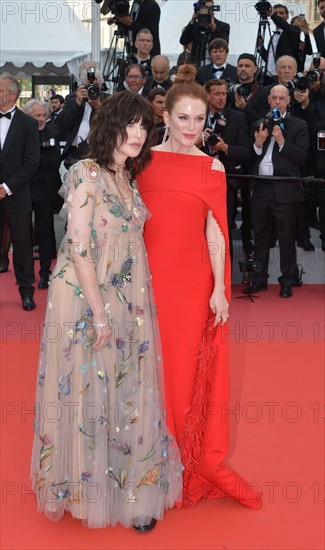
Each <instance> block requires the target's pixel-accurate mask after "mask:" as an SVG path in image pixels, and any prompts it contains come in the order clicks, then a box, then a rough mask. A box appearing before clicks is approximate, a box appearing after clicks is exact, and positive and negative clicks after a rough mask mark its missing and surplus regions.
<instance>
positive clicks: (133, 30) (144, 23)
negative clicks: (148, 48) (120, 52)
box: [101, 0, 160, 55]
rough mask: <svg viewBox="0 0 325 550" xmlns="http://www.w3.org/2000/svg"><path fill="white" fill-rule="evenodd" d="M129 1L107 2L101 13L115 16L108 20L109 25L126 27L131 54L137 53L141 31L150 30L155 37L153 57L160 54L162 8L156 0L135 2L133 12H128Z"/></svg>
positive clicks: (107, 0)
mask: <svg viewBox="0 0 325 550" xmlns="http://www.w3.org/2000/svg"><path fill="white" fill-rule="evenodd" d="M128 7H129V2H128V0H119V1H114V0H105V1H104V3H103V6H102V8H101V13H103V14H104V15H106V14H107V13H109V12H110V11H111V12H112V13H113V14H114V16H113V17H110V18H108V20H107V24H108V25H112V24H120V25H123V26H124V29H125V33H126V37H127V41H128V44H130V49H131V52H134V53H135V52H136V44H135V42H136V38H137V34H138V33H139V32H140V31H141V29H144V28H146V29H149V31H150V32H151V34H152V37H153V49H152V55H158V54H160V41H159V21H160V7H159V5H158V4H157V2H156V0H134V2H133V4H132V7H131V11H130V13H129V14H127V15H126V14H124V11H127V12H128ZM122 28H123V27H122Z"/></svg>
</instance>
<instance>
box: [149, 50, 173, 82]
mask: <svg viewBox="0 0 325 550" xmlns="http://www.w3.org/2000/svg"><path fill="white" fill-rule="evenodd" d="M151 72H152V84H151V88H164V90H169V88H170V87H171V85H172V81H171V79H170V78H169V59H168V57H167V55H155V57H153V59H152V61H151Z"/></svg>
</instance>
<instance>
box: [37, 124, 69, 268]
mask: <svg viewBox="0 0 325 550" xmlns="http://www.w3.org/2000/svg"><path fill="white" fill-rule="evenodd" d="M58 135H59V132H58V130H57V128H56V127H55V126H54V125H53V124H52V123H51V122H48V123H47V124H46V125H45V127H44V128H43V129H42V130H40V131H39V141H40V146H41V160H40V165H39V169H38V171H37V172H36V174H34V176H33V177H32V179H31V195H32V206H33V211H34V215H35V224H34V229H35V235H36V238H37V243H38V245H39V258H40V271H39V274H40V277H44V278H48V277H49V275H50V267H51V260H52V249H53V236H54V244H55V233H54V220H53V213H54V209H55V208H58V207H59V206H60V205H62V202H61V201H60V199H61V197H59V195H58V190H59V188H60V187H61V185H62V182H61V178H60V174H59V167H60V163H61V152H60V143H59V139H58ZM50 140H51V141H50Z"/></svg>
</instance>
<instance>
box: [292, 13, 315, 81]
mask: <svg viewBox="0 0 325 550" xmlns="http://www.w3.org/2000/svg"><path fill="white" fill-rule="evenodd" d="M291 25H294V26H295V27H297V28H298V30H299V33H300V40H299V53H298V57H299V62H298V71H299V72H300V71H303V70H304V69H305V62H306V56H307V55H312V53H313V48H312V45H311V41H310V36H309V24H308V22H307V21H306V18H305V16H304V15H303V14H300V15H296V16H295V17H293V18H292V19H291Z"/></svg>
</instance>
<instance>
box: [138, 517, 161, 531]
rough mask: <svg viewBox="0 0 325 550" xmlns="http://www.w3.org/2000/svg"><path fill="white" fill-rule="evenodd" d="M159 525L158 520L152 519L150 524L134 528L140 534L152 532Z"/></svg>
mask: <svg viewBox="0 0 325 550" xmlns="http://www.w3.org/2000/svg"><path fill="white" fill-rule="evenodd" d="M156 525H157V520H156V519H154V518H152V520H151V522H150V523H147V524H145V525H133V528H134V529H135V530H136V531H139V533H147V532H148V531H152V530H153V529H154V528H155V527H156Z"/></svg>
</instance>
